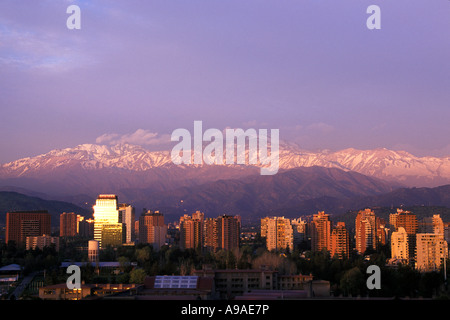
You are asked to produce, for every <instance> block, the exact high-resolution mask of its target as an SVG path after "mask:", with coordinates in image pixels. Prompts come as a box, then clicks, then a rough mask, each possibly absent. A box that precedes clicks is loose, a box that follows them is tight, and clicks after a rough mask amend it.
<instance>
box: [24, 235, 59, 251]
mask: <svg viewBox="0 0 450 320" xmlns="http://www.w3.org/2000/svg"><path fill="white" fill-rule="evenodd" d="M52 246H54V248H55V251H56V252H58V251H59V237H52V236H49V235H45V234H44V235H42V236H34V237H27V238H26V244H25V248H26V250H36V249H40V250H43V249H44V248H45V247H52Z"/></svg>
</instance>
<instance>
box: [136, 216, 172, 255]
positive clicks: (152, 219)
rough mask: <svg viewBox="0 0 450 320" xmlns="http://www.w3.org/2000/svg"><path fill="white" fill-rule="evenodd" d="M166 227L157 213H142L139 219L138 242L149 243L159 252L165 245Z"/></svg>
mask: <svg viewBox="0 0 450 320" xmlns="http://www.w3.org/2000/svg"><path fill="white" fill-rule="evenodd" d="M166 236H167V225H166V224H164V215H163V214H162V213H160V212H159V211H155V212H152V211H150V210H148V211H144V212H143V213H142V214H141V216H140V217H139V242H140V243H149V244H151V245H153V248H155V249H156V250H159V249H160V248H161V247H162V246H163V245H164V244H165V243H166Z"/></svg>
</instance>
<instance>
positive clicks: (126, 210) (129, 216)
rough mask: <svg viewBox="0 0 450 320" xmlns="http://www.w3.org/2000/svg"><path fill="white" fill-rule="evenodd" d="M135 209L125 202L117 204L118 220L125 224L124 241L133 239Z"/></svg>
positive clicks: (127, 241)
mask: <svg viewBox="0 0 450 320" xmlns="http://www.w3.org/2000/svg"><path fill="white" fill-rule="evenodd" d="M135 220H136V219H135V209H134V207H133V206H132V205H130V204H127V203H121V204H119V222H120V223H123V224H124V225H125V243H128V244H132V243H134V241H135V230H134V228H135Z"/></svg>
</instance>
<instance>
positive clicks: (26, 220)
mask: <svg viewBox="0 0 450 320" xmlns="http://www.w3.org/2000/svg"><path fill="white" fill-rule="evenodd" d="M44 234H48V235H49V234H51V216H50V214H49V213H48V212H47V211H15V212H7V213H6V234H5V241H6V243H8V242H10V241H12V242H14V243H15V244H16V245H17V246H24V245H25V243H26V239H27V237H35V236H42V235H44Z"/></svg>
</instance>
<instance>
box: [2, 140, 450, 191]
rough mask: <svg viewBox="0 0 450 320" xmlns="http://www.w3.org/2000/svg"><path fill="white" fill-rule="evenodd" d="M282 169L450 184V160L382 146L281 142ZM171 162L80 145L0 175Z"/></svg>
mask: <svg viewBox="0 0 450 320" xmlns="http://www.w3.org/2000/svg"><path fill="white" fill-rule="evenodd" d="M279 155H280V159H279V166H280V170H282V169H292V168H297V167H311V166H320V167H327V168H339V169H342V170H345V171H356V172H359V173H362V174H365V175H368V176H374V177H377V178H381V179H385V180H390V181H396V182H398V183H403V184H405V185H410V186H436V185H442V184H447V183H450V158H449V157H444V158H437V157H416V156H414V155H412V154H410V153H408V152H405V151H393V150H389V149H386V148H378V149H373V150H358V149H354V148H347V149H344V150H340V151H335V152H333V151H329V150H324V151H320V152H311V151H306V150H302V149H300V148H298V147H296V146H295V145H292V144H286V143H284V144H283V143H282V144H280V152H279ZM169 166H174V164H173V163H172V161H171V158H170V151H148V150H147V149H145V148H143V147H141V146H136V145H131V144H119V145H112V146H108V145H98V144H81V145H78V146H76V147H74V148H65V149H57V150H52V151H50V152H48V153H46V154H42V155H39V156H36V157H29V158H23V159H19V160H16V161H13V162H10V163H7V164H4V165H2V166H0V178H14V177H39V175H41V174H46V173H49V172H52V171H53V170H71V169H72V168H79V169H83V170H100V169H114V168H115V169H124V170H130V171H134V172H140V171H147V170H151V169H154V168H158V167H169Z"/></svg>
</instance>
